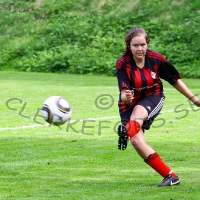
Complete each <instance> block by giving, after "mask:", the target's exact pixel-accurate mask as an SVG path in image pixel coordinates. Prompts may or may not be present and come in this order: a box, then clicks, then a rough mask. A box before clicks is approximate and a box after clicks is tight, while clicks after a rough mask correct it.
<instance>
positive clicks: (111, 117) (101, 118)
mask: <svg viewBox="0 0 200 200" xmlns="http://www.w3.org/2000/svg"><path fill="white" fill-rule="evenodd" d="M186 109H187V110H192V109H191V108H184V110H186ZM171 112H174V110H166V111H163V112H161V113H162V114H164V113H171ZM116 118H119V119H120V117H119V116H108V117H100V118H88V119H85V120H71V121H70V123H73V122H77V123H79V122H83V121H84V122H86V121H101V120H105V119H116ZM42 126H50V125H49V124H32V125H28V126H19V127H7V128H0V132H1V131H8V130H20V129H30V128H36V127H42Z"/></svg>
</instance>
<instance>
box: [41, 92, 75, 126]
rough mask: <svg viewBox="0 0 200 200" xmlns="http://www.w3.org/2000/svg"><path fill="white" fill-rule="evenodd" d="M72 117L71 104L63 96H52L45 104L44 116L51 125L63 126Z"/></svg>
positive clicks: (43, 107) (43, 108)
mask: <svg viewBox="0 0 200 200" xmlns="http://www.w3.org/2000/svg"><path fill="white" fill-rule="evenodd" d="M71 115H72V109H71V106H70V104H69V102H68V101H67V100H66V99H64V98H63V97H61V96H51V97H49V98H47V99H46V100H45V101H44V103H43V106H42V116H43V118H44V119H45V121H46V122H48V123H49V124H52V125H55V126H59V125H62V124H64V123H65V122H66V121H67V120H68V119H69V118H70V117H71Z"/></svg>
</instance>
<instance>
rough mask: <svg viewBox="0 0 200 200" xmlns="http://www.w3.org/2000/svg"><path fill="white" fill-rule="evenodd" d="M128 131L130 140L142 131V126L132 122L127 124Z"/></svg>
mask: <svg viewBox="0 0 200 200" xmlns="http://www.w3.org/2000/svg"><path fill="white" fill-rule="evenodd" d="M126 130H127V132H128V135H129V137H130V138H132V137H133V136H135V135H136V134H137V133H138V132H139V131H140V124H139V123H138V122H137V121H135V120H130V121H129V122H128V123H127V124H126Z"/></svg>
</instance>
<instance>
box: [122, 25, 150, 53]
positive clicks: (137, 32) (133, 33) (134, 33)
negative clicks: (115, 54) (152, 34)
mask: <svg viewBox="0 0 200 200" xmlns="http://www.w3.org/2000/svg"><path fill="white" fill-rule="evenodd" d="M141 35H144V37H145V39H146V42H147V44H149V43H150V38H149V36H148V35H147V33H146V31H145V30H144V29H143V28H133V29H131V30H130V31H129V33H128V34H127V35H126V36H125V38H124V41H125V44H126V50H125V51H124V54H125V55H126V54H131V50H130V42H131V40H132V38H133V37H135V36H141Z"/></svg>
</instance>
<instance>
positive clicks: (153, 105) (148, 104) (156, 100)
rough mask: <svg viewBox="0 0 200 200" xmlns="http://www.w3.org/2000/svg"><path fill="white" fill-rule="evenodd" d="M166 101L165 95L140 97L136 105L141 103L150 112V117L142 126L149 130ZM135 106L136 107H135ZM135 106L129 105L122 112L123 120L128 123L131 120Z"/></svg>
mask: <svg viewBox="0 0 200 200" xmlns="http://www.w3.org/2000/svg"><path fill="white" fill-rule="evenodd" d="M164 101H165V96H164V95H156V94H152V95H150V96H147V97H144V98H142V99H140V100H139V101H138V102H137V103H136V105H135V106H137V105H141V106H143V107H144V108H145V109H146V110H147V112H148V118H147V119H146V120H145V121H144V123H143V125H142V128H143V129H146V130H149V129H150V126H151V124H152V123H153V121H154V119H155V118H156V117H157V116H158V115H159V113H160V111H161V109H162V107H163V104H164ZM135 106H134V107H135ZM134 107H129V109H127V110H126V111H125V112H121V113H120V117H121V122H122V124H123V125H126V124H127V123H128V122H129V121H130V117H131V114H132V112H133V109H134Z"/></svg>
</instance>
